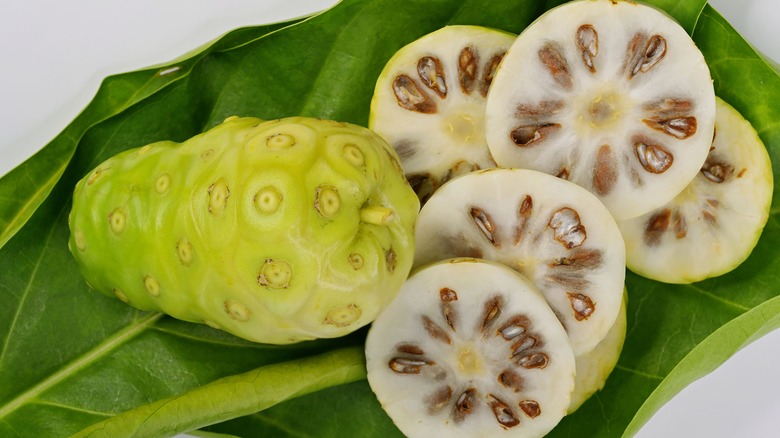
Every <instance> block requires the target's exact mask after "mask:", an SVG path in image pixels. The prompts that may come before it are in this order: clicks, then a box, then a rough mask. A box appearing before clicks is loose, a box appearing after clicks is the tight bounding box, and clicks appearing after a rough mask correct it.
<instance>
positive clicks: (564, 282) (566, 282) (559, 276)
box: [544, 271, 590, 289]
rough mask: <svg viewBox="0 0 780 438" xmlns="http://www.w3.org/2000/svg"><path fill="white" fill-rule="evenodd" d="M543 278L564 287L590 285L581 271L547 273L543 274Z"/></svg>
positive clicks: (581, 287) (584, 286)
mask: <svg viewBox="0 0 780 438" xmlns="http://www.w3.org/2000/svg"><path fill="white" fill-rule="evenodd" d="M544 280H545V281H547V282H550V283H556V284H559V285H561V286H563V287H565V288H566V289H587V288H588V287H589V286H590V280H588V279H587V278H585V275H584V273H583V272H581V271H573V272H561V273H552V274H547V275H545V276H544Z"/></svg>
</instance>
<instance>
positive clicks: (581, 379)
mask: <svg viewBox="0 0 780 438" xmlns="http://www.w3.org/2000/svg"><path fill="white" fill-rule="evenodd" d="M627 299H628V293H627V292H626V291H625V290H624V292H623V302H622V303H621V304H620V313H618V317H617V319H616V320H615V323H614V324H612V328H610V329H609V331H608V332H607V336H605V337H604V339H602V340H601V342H599V345H596V348H594V349H593V350H591V351H588V352H587V353H584V354H581V355H579V356H576V357H575V358H574V361H575V364H576V370H577V377H576V378H575V380H574V392H572V394H571V404H570V405H569V411H568V413H569V414H571V413H573V412H574V411H576V410H577V409H579V408H580V406H582V404H583V403H585V402H586V401H587V400H588V399H589V398H590V397H591V396H592V395H593V394H595V393H596V392H597V391H600V390H601V389H602V388H604V385H605V384H606V383H607V378H608V377H609V375H610V374H612V370H614V369H615V365H617V363H618V359H620V353H621V352H623V343H624V342H625V340H626V325H627V320H626V300H627Z"/></svg>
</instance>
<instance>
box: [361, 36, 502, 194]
mask: <svg viewBox="0 0 780 438" xmlns="http://www.w3.org/2000/svg"><path fill="white" fill-rule="evenodd" d="M514 39H515V35H513V34H509V33H506V32H502V31H498V30H494V29H489V28H485V27H480V26H466V25H460V26H446V27H444V28H442V29H439V30H437V31H435V32H433V33H430V34H428V35H425V36H423V37H422V38H420V39H418V40H416V41H414V42H412V43H410V44H408V45H406V46H405V47H403V48H401V49H400V50H399V51H398V52H397V53H396V54H395V55H394V56H393V57H392V58H391V59H390V60H389V61H388V62H387V64H386V65H385V68H384V70H382V73H381V74H380V76H379V79H378V80H377V82H376V88H375V91H374V96H373V99H372V101H371V114H370V118H369V128H371V129H372V130H374V131H375V132H377V133H378V134H379V135H381V136H382V137H383V138H385V139H386V140H387V141H388V142H389V143H390V145H392V146H393V148H395V150H396V152H398V155H399V156H400V158H401V164H402V167H403V169H404V171H405V173H406V176H407V178H408V179H409V182H410V183H411V184H412V187H413V188H414V189H415V191H416V192H417V194H418V195H419V196H420V199H421V200H422V201H425V200H426V199H427V198H428V197H429V196H430V195H431V193H433V191H434V190H436V189H437V188H438V187H439V186H440V185H441V184H442V183H443V182H445V181H447V180H448V179H450V178H452V177H453V176H455V175H459V174H462V173H466V172H469V171H472V170H476V169H484V168H490V167H495V162H494V161H493V158H492V157H491V156H490V152H489V150H488V147H487V143H486V142H485V127H484V124H485V123H484V120H485V96H487V92H488V89H489V87H490V84H491V82H492V80H493V74H494V73H495V71H496V68H497V67H498V64H499V63H500V62H501V59H502V58H503V56H504V53H505V52H506V50H507V49H508V48H509V46H510V45H511V44H512V42H513V41H514Z"/></svg>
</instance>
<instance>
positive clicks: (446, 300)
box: [439, 287, 458, 331]
mask: <svg viewBox="0 0 780 438" xmlns="http://www.w3.org/2000/svg"><path fill="white" fill-rule="evenodd" d="M439 298H440V299H441V311H442V316H444V320H445V321H447V325H449V326H450V328H451V329H452V330H453V331H455V325H456V324H457V321H458V314H457V312H456V310H455V308H454V307H453V306H452V302H454V301H458V294H457V293H456V292H455V291H454V290H452V289H450V288H448V287H443V288H441V289H439Z"/></svg>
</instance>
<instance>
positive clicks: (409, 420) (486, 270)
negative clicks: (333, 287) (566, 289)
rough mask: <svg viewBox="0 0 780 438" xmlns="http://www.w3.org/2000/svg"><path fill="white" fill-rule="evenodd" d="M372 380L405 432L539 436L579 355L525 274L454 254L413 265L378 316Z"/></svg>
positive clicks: (369, 348)
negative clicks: (415, 270)
mask: <svg viewBox="0 0 780 438" xmlns="http://www.w3.org/2000/svg"><path fill="white" fill-rule="evenodd" d="M366 363H367V368H368V382H369V384H370V385H371V389H372V390H373V391H374V393H375V394H376V396H377V398H378V399H379V402H380V403H381V404H382V407H383V408H384V409H385V411H386V412H387V413H388V415H389V416H390V417H391V418H392V419H393V421H394V422H395V424H396V425H397V426H398V428H399V429H400V430H401V431H402V432H403V433H404V434H405V435H407V436H408V437H412V438H413V437H426V438H428V437H441V436H464V437H465V436H468V437H476V436H491V437H498V436H507V437H541V436H543V435H545V434H546V433H547V432H549V431H550V430H551V429H552V428H553V427H555V425H556V424H558V422H559V421H560V420H561V418H562V417H563V416H564V415H565V414H566V410H567V408H568V407H569V400H570V396H571V393H572V390H573V387H574V373H575V362H574V354H573V352H572V349H571V346H570V343H569V340H568V338H567V336H566V332H565V331H564V330H563V327H562V326H561V324H560V322H559V321H558V319H557V318H556V317H555V315H554V314H553V312H552V310H551V309H550V307H549V306H548V305H547V303H546V302H545V300H544V298H543V297H542V296H541V295H540V294H539V292H538V291H537V290H536V289H535V288H534V286H533V284H532V283H531V282H529V281H528V280H527V279H526V278H525V277H523V276H522V275H520V274H518V273H517V272H515V271H512V270H511V269H509V268H507V267H505V266H503V265H500V264H497V263H493V262H487V261H484V260H476V259H451V260H447V261H443V262H440V263H434V264H431V265H428V266H426V267H424V268H422V269H420V270H419V271H417V272H416V273H414V274H413V275H412V276H411V277H410V278H409V279H408V280H407V282H406V283H405V284H404V286H403V287H402V288H401V291H400V292H399V294H398V295H397V297H396V298H395V299H394V300H393V302H391V303H390V305H389V306H388V307H387V308H386V309H385V310H383V311H382V313H380V315H379V317H378V318H377V319H376V321H374V323H373V325H372V326H371V329H370V330H369V333H368V338H367V340H366Z"/></svg>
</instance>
